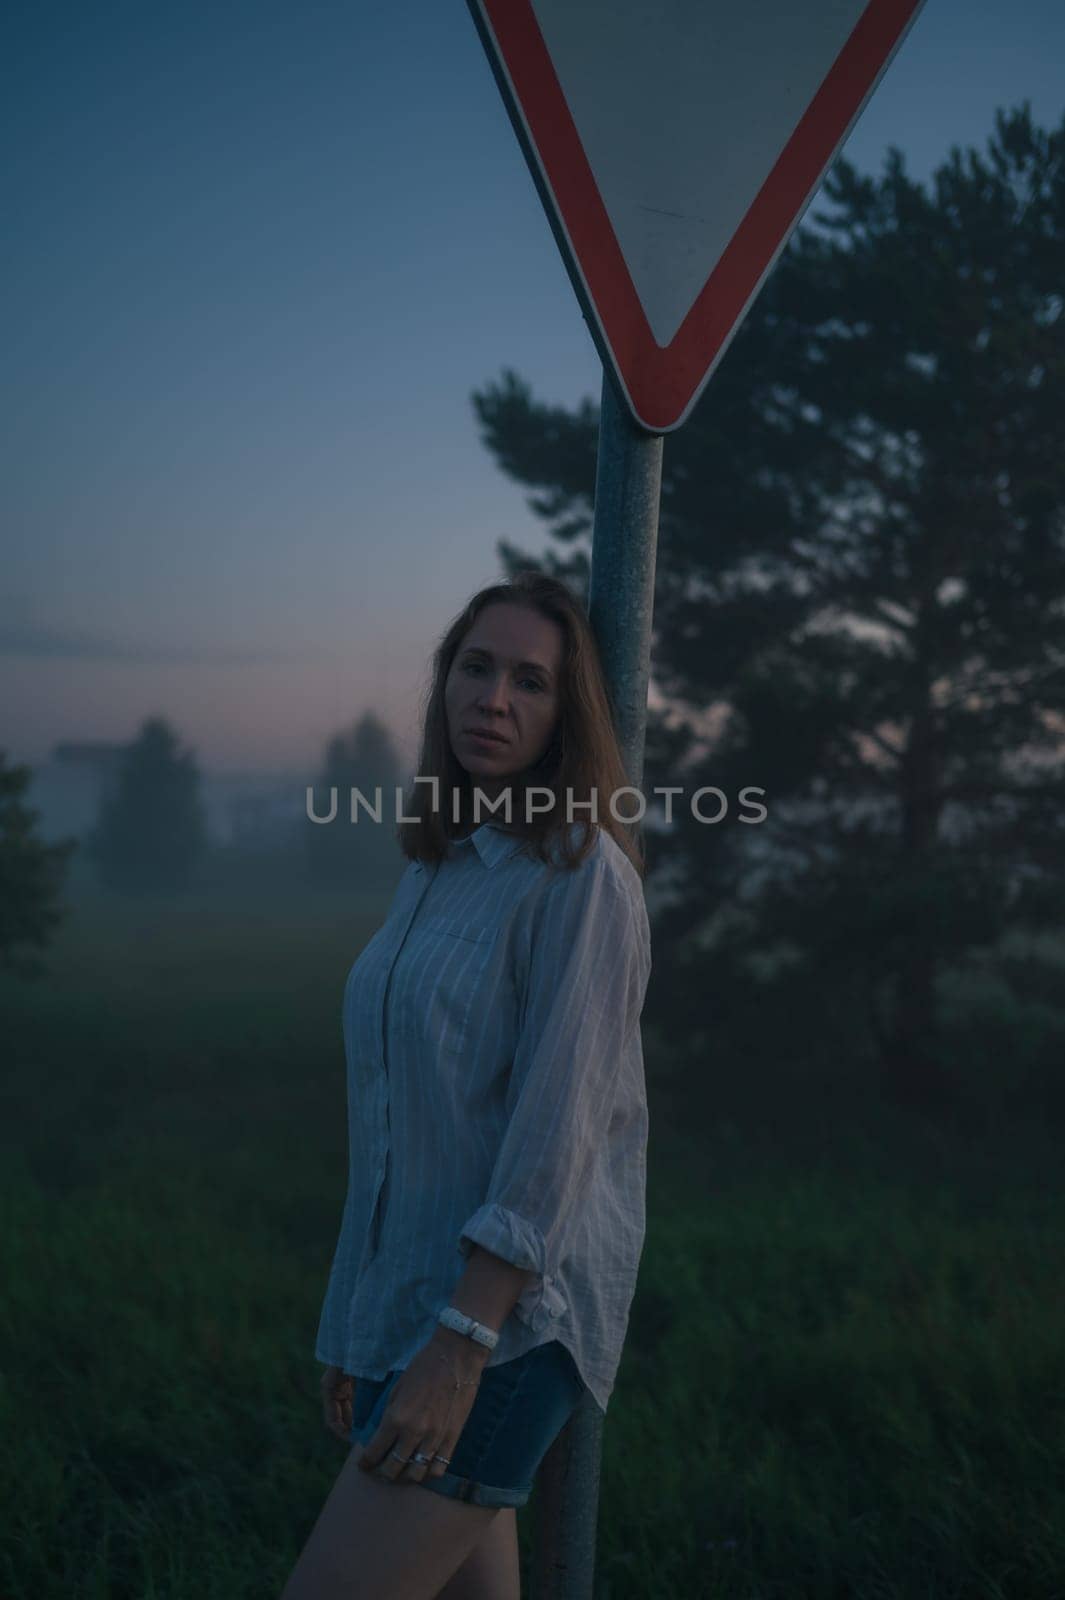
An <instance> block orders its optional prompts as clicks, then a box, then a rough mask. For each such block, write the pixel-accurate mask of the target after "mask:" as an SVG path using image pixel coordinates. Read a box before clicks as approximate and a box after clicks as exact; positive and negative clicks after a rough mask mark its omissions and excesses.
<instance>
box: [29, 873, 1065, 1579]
mask: <svg viewBox="0 0 1065 1600" xmlns="http://www.w3.org/2000/svg"><path fill="white" fill-rule="evenodd" d="M380 909H381V907H380V901H379V900H373V899H364V900H363V901H362V902H358V901H354V902H353V901H351V900H349V899H345V898H343V897H336V896H332V895H314V894H305V895H298V894H291V895H290V896H289V897H288V898H287V899H286V901H285V902H284V904H282V905H280V906H278V905H276V904H275V903H274V900H273V899H272V897H271V896H270V895H269V894H268V893H266V892H265V891H264V892H263V893H262V894H261V895H252V894H249V895H248V896H246V897H245V899H244V901H243V902H242V905H241V906H240V907H239V908H234V906H233V905H232V904H227V903H226V902H225V901H224V900H222V899H220V898H219V896H218V895H217V894H207V893H204V894H201V895H198V896H197V895H192V896H189V897H186V899H185V900H184V901H183V902H181V903H179V904H178V905H177V906H174V907H169V906H167V905H166V904H165V903H163V902H158V901H144V902H141V903H139V904H137V905H134V906H126V905H123V904H122V903H121V902H119V901H114V900H110V899H108V898H105V897H100V896H85V897H82V898H81V899H79V901H78V902H77V904H76V906H75V909H74V912H73V914H72V916H71V917H70V919H69V920H68V922H67V924H66V925H65V927H64V928H63V930H62V933H61V936H60V938H59V939H58V940H57V943H56V945H55V946H54V948H53V951H52V953H51V956H50V962H51V966H52V969H53V975H52V977H51V978H50V980H49V981H48V982H47V983H46V984H38V985H27V984H22V983H18V982H15V981H14V980H10V979H6V980H4V981H3V983H2V984H0V1008H2V1014H3V1016H4V1018H5V1034H6V1049H5V1056H6V1058H7V1060H8V1063H9V1065H8V1067H7V1069H6V1076H5V1080H4V1085H3V1104H2V1106H0V1112H2V1119H0V1120H2V1123H3V1152H2V1154H3V1165H2V1168H0V1173H2V1176H0V1185H2V1189H0V1252H2V1255H0V1270H2V1273H3V1283H4V1293H3V1296H2V1301H0V1352H2V1356H0V1423H2V1428H0V1438H2V1441H3V1444H2V1445H0V1462H2V1465H0V1500H2V1504H3V1507H4V1511H3V1535H2V1542H0V1597H2V1600H31V1597H32V1600H50V1597H52V1596H56V1597H58V1596H63V1597H68V1596H78V1597H81V1596H86V1597H93V1600H120V1597H122V1600H124V1597H136V1600H163V1597H166V1600H185V1597H188V1600H192V1597H196V1600H214V1597H218V1600H222V1597H225V1600H242V1597H245V1596H247V1597H252V1596H255V1597H258V1596H271V1595H272V1596H276V1595H278V1594H279V1593H280V1590H281V1588H282V1585H283V1583H284V1579H285V1577H286V1575H287V1573H288V1571H289V1570H290V1568H291V1566H292V1564H293V1562H294V1560H295V1558H296V1555H297V1554H298V1552H299V1549H300V1548H301V1546H302V1543H303V1541H304V1539H305V1538H306V1536H307V1533H308V1532H309V1530H310V1527H311V1525H312V1523H313V1522H314V1519H315V1517H316V1516H317V1514H318V1510H319V1509H320V1507H321V1504H322V1501H323V1499H324V1498H325V1495H326V1494H327V1493H328V1490H329V1487H330V1485H331V1483H332V1481H333V1479H334V1477H335V1475H336V1473H337V1472H338V1470H339V1468H340V1465H341V1462H342V1460H343V1453H344V1452H343V1446H342V1445H340V1443H339V1442H338V1441H337V1440H336V1439H334V1438H333V1437H332V1436H331V1435H329V1434H327V1433H326V1432H325V1430H324V1428H323V1427H322V1424H321V1418H320V1411H319V1402H318V1377H319V1372H320V1368H319V1366H318V1363H317V1362H316V1361H315V1360H314V1353H313V1339H314V1333H315V1330H316V1327H317V1318H318V1313H319V1309H320V1305H321V1297H322V1294H323V1293H324V1289H325V1281H326V1276H327V1274H328V1267H329V1261H330V1259H331V1254H332V1250H333V1247H334V1244H335V1241H336V1232H337V1228H338V1225H339V1218H340V1209H341V1206H342V1204H343V1199H344V1190H345V1183H346V1171H345V1161H346V1128H345V1107H344V1082H343V1059H342V1045H341V1035H340V1018H339V1006H340V993H341V989H342V985H343V980H344V975H345V973H346V970H347V967H348V965H349V964H350V961H351V960H352V958H353V956H354V955H355V953H356V952H357V950H358V949H359V947H360V946H361V944H362V942H363V941H364V940H365V938H366V937H368V935H369V933H370V932H371V931H372V929H373V928H374V927H375V926H376V925H377V922H378V920H379V917H380ZM663 1066H664V1060H663V1057H662V1051H661V1044H660V1041H659V1039H658V1038H657V1036H656V1035H654V1034H653V1033H652V1034H651V1035H650V1036H649V1038H648V1040H647V1068H648V1079H649V1087H650V1093H651V1099H652V1136H651V1151H650V1158H651V1159H650V1171H649V1193H648V1211H649V1226H648V1236H647V1242H646V1245H645V1250H644V1256H643V1261H642V1264H641V1275H640V1287H639V1292H638V1295H637V1298H636V1301H635V1303H634V1306H633V1313H632V1321H631V1324H630V1330H629V1337H628V1340H627V1344H626V1350H625V1356H624V1360H623V1363H622V1368H621V1372H620V1374H619V1379H618V1384H617V1387H616V1389H615V1392H614V1395H613V1397H612V1399H611V1403H610V1408H609V1412H608V1416H607V1421H606V1426H605V1431H604V1455H603V1472H602V1483H601V1493H600V1513H599V1544H598V1549H599V1558H598V1582H597V1591H596V1592H597V1597H598V1600H629V1597H633V1600H636V1597H639V1600H644V1597H650V1600H673V1597H678V1600H680V1597H684V1600H689V1597H693V1596H700V1597H701V1596H706V1597H707V1600H770V1597H772V1600H778V1597H779V1600H793V1597H794V1600H805V1597H811V1600H813V1597H817V1600H821V1597H833V1600H835V1597H840V1600H842V1597H850V1596H861V1597H863V1600H865V1597H867V1600H903V1597H905V1600H910V1597H914V1600H917V1597H921V1600H924V1597H929V1600H931V1597H935V1600H941V1597H942V1600H946V1597H950V1600H963V1597H964V1600H968V1597H987V1600H1052V1597H1055V1596H1057V1597H1061V1596H1065V1243H1063V1240H1065V1232H1063V1229H1062V1220H1063V1210H1065V1207H1063V1205H1062V1195H1061V1181H1060V1180H1061V1171H1060V1156H1059V1153H1058V1138H1057V1137H1056V1136H1055V1130H1053V1129H1045V1130H1042V1131H1040V1130H1039V1129H1038V1128H1037V1127H1027V1128H1025V1127H1022V1126H1017V1127H1014V1128H1005V1127H1004V1128H1001V1129H999V1130H998V1131H997V1132H996V1135H995V1137H994V1139H993V1140H992V1141H990V1142H989V1141H986V1140H985V1141H974V1140H970V1141H968V1142H965V1141H964V1140H963V1139H962V1138H961V1136H960V1135H952V1134H950V1133H949V1132H943V1131H937V1130H935V1129H933V1128H930V1127H929V1128H924V1129H921V1128H918V1127H915V1126H910V1125H908V1124H907V1123H906V1122H905V1120H904V1119H902V1118H901V1117H899V1116H897V1115H895V1116H893V1117H891V1116H888V1115H887V1114H886V1113H876V1114H873V1113H871V1114H870V1117H869V1118H868V1119H867V1121H866V1122H865V1123H864V1124H863V1125H858V1124H857V1123H856V1124H855V1125H854V1126H853V1127H851V1126H849V1125H848V1126H839V1125H835V1124H833V1122H832V1119H831V1116H830V1115H828V1116H825V1115H822V1116H821V1118H820V1119H817V1118H813V1117H812V1118H811V1119H810V1121H809V1123H808V1124H806V1125H802V1126H800V1125H797V1124H789V1125H787V1126H781V1125H779V1124H775V1123H774V1121H773V1118H772V1114H771V1106H770V1108H769V1111H768V1113H767V1116H766V1118H765V1119H764V1122H763V1123H762V1124H760V1125H759V1126H757V1127H753V1126H752V1127H743V1128H740V1127H737V1126H736V1125H735V1124H734V1123H729V1122H717V1123H714V1124H713V1125H711V1126H708V1127H706V1128H705V1129H701V1130H698V1131H691V1130H689V1131H688V1132H687V1133H686V1134H685V1135H683V1136H682V1135H681V1134H680V1133H677V1132H673V1131H671V1130H670V1128H669V1125H668V1109H669V1108H668V1099H669V1094H668V1089H660V1088H659V1087H658V1086H659V1085H660V1084H662V1083H664V1082H665V1079H664V1076H663V1072H662V1069H663ZM713 1070H714V1071H715V1072H719V1073H724V1072H727V1071H739V1070H742V1067H741V1065H740V1064H736V1065H735V1066H730V1064H729V1063H725V1062H720V1061H719V1062H715V1063H714V1067H713ZM519 1527H520V1530H521V1540H522V1556H523V1565H524V1566H525V1569H526V1572H527V1571H528V1561H529V1553H530V1537H531V1530H532V1516H531V1508H530V1511H527V1512H523V1513H522V1514H521V1516H520V1517H519ZM526 1592H528V1591H526Z"/></svg>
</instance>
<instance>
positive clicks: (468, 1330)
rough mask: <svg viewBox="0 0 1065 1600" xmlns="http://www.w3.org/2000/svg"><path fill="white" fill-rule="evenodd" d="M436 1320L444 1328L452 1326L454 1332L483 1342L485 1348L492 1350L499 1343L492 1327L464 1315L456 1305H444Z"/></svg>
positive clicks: (480, 1342)
mask: <svg viewBox="0 0 1065 1600" xmlns="http://www.w3.org/2000/svg"><path fill="white" fill-rule="evenodd" d="M436 1320H437V1322H439V1323H442V1324H443V1326H444V1327H445V1328H453V1329H454V1330H455V1332H456V1333H464V1334H465V1335H466V1337H467V1338H468V1339H473V1340H474V1342H475V1343H476V1344H483V1345H484V1347H485V1349H486V1350H494V1349H495V1347H496V1345H497V1344H498V1343H499V1335H498V1333H496V1331H495V1329H494V1328H486V1327H485V1325H484V1323H483V1322H478V1321H476V1319H475V1318H474V1317H468V1316H466V1314H465V1312H463V1311H459V1310H458V1308H457V1307H456V1306H445V1307H444V1309H443V1310H442V1311H441V1312H440V1315H439V1316H438V1317H437V1319H436Z"/></svg>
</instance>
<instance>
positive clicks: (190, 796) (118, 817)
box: [89, 717, 207, 893]
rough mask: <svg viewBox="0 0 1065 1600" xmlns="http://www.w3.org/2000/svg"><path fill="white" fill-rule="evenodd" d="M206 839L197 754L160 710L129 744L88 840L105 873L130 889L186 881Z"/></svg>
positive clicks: (110, 882) (111, 882)
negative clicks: (182, 741) (187, 749)
mask: <svg viewBox="0 0 1065 1600" xmlns="http://www.w3.org/2000/svg"><path fill="white" fill-rule="evenodd" d="M206 842H207V825H206V817H205V814H204V810H203V804H202V801H201V799H200V775H199V771H198V769H197V766H196V762H195V759H194V757H193V756H192V754H191V753H190V752H183V751H182V750H181V749H180V748H179V743H178V739H177V735H176V734H175V733H174V731H173V729H172V728H171V727H170V725H169V723H168V722H167V721H166V720H165V719H164V718H162V717H151V718H149V719H148V720H147V721H146V722H145V723H144V724H143V725H142V727H141V730H140V733H139V734H138V736H137V738H136V739H135V740H133V742H132V743H131V744H130V745H128V746H127V748H126V751H125V753H124V755H123V758H122V761H121V763H120V765H119V770H118V777H117V782H116V784H115V787H114V790H113V792H112V793H110V794H108V795H107V796H106V797H105V799H104V801H103V804H102V806H101V809H100V816H99V819H98V822H97V826H96V828H95V830H94V832H93V834H92V836H91V838H90V841H89V854H90V856H91V857H92V858H93V860H95V862H96V864H97V866H98V868H99V871H100V875H101V878H102V881H103V882H104V883H105V884H106V885H107V886H108V887H110V888H113V889H119V890H123V891H125V892H127V893H129V892H139V891H154V890H164V891H173V890H177V889H181V888H184V887H185V886H186V885H187V884H188V883H189V881H190V879H191V877H192V874H193V871H194V869H195V867H196V865H197V863H198V861H199V860H200V858H201V856H202V854H203V851H204V849H205V847H206Z"/></svg>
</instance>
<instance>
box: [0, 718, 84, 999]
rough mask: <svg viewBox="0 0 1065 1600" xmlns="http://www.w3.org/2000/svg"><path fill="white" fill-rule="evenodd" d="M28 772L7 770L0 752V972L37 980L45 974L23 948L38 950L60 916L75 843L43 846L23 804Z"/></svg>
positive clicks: (34, 820) (25, 769)
mask: <svg viewBox="0 0 1065 1600" xmlns="http://www.w3.org/2000/svg"><path fill="white" fill-rule="evenodd" d="M32 775H33V774H32V771H31V769H30V768H29V767H28V766H9V765H8V762H7V756H6V753H5V752H4V751H3V750H0V968H4V969H6V970H7V971H9V972H13V973H15V974H16V975H17V976H19V977H24V978H39V977H42V976H43V975H44V974H45V972H46V971H47V968H46V966H45V964H44V962H42V961H41V960H40V959H39V958H38V957H36V956H34V955H33V954H32V953H31V952H30V951H29V950H27V948H26V947H27V946H36V947H37V948H38V949H44V948H45V947H46V946H47V944H48V942H49V940H50V939H51V937H52V935H53V933H54V931H55V929H56V928H57V926H58V925H59V923H60V922H61V921H62V919H63V917H64V916H65V915H66V908H65V907H64V906H62V905H61V904H60V903H59V894H60V890H61V888H62V884H63V879H64V876H65V873H66V867H67V861H68V859H69V857H70V855H71V853H72V852H73V851H74V850H75V849H76V848H77V840H76V839H64V840H61V841H60V842H59V843H56V844H45V843H44V842H43V841H42V840H41V839H40V838H38V837H37V824H38V823H39V821H40V813H39V812H37V811H34V810H32V809H31V807H29V806H28V805H26V804H25V800H24V796H25V794H26V790H27V789H28V787H29V784H30V781H31V778H32Z"/></svg>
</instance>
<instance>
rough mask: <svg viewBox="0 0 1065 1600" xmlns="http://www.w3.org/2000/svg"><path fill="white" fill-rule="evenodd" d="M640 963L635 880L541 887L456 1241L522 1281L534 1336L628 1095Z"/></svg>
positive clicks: (641, 925) (570, 881) (587, 867)
mask: <svg viewBox="0 0 1065 1600" xmlns="http://www.w3.org/2000/svg"><path fill="white" fill-rule="evenodd" d="M650 968H651V951H650V935H649V929H648V922H647V913H646V909H645V906H644V902H643V894H642V890H641V889H640V887H639V884H638V883H636V885H635V886H634V887H630V886H628V885H627V884H626V883H625V882H624V881H623V880H622V879H621V877H620V876H619V874H618V872H617V870H616V868H614V867H612V866H611V864H610V863H609V862H608V861H604V860H603V859H602V858H593V859H590V860H588V861H587V862H585V863H583V864H582V866H581V867H579V868H578V869H576V870H575V871H563V872H562V873H561V874H560V875H559V876H558V877H556V878H554V879H552V880H551V881H550V882H549V884H548V887H547V889H546V890H545V892H544V895H543V898H542V900H541V902H540V904H539V906H538V908H537V910H536V911H535V913H534V922H533V929H532V938H531V947H530V954H529V970H528V977H527V987H526V991H525V1014H524V1019H523V1022H522V1026H521V1032H520V1034H519V1037H518V1043H517V1047H516V1049H515V1053H514V1060H513V1065H512V1068H511V1074H510V1079H509V1083H508V1088H507V1098H506V1111H507V1124H506V1130H505V1133H504V1136H503V1140H502V1144H501V1146H500V1149H499V1153H498V1156H497V1158H496V1161H495V1165H494V1168H493V1172H492V1179H491V1184H490V1187H489V1191H488V1194H487V1195H486V1197H485V1202H484V1204H483V1205H481V1206H480V1207H479V1208H478V1209H477V1210H476V1211H475V1212H474V1213H473V1215H472V1216H471V1217H470V1218H469V1219H468V1220H467V1222H466V1223H465V1225H464V1226H463V1228H462V1230H461V1233H460V1236H459V1240H458V1248H459V1250H460V1251H461V1252H462V1253H463V1255H467V1256H468V1255H469V1253H470V1251H471V1250H472V1249H473V1246H474V1244H479V1245H482V1246H483V1247H484V1248H485V1249H486V1250H489V1251H491V1252H492V1253H493V1254H494V1255H498V1256H501V1257H502V1258H503V1259H504V1260H505V1261H510V1262H512V1263H513V1264H514V1265H515V1266H519V1267H523V1268H525V1269H526V1270H527V1271H530V1272H531V1273H533V1274H534V1276H533V1278H532V1279H531V1281H530V1282H529V1283H528V1284H527V1285H526V1288H525V1290H524V1291H523V1293H522V1295H521V1298H520V1299H519V1301H518V1303H517V1305H516V1306H515V1312H516V1314H517V1315H518V1317H519V1318H520V1319H521V1320H523V1321H525V1322H527V1323H529V1324H530V1326H532V1327H533V1328H534V1329H538V1328H540V1327H542V1326H544V1325H545V1324H546V1323H547V1322H548V1321H549V1320H550V1319H551V1317H553V1316H560V1315H561V1314H562V1313H563V1312H564V1311H565V1309H566V1306H565V1301H564V1299H563V1297H562V1295H561V1293H560V1292H559V1290H558V1286H557V1281H556V1275H557V1271H558V1266H559V1263H560V1261H562V1260H563V1259H564V1258H565V1255H566V1248H567V1242H568V1240H569V1238H570V1235H571V1232H572V1229H573V1226H574V1223H575V1222H576V1221H577V1220H578V1218H579V1216H580V1215H581V1211H582V1207H583V1206H584V1205H585V1203H586V1202H587V1200H588V1198H589V1189H590V1186H591V1185H592V1184H593V1183H594V1176H595V1171H596V1165H597V1162H598V1160H599V1157H600V1155H601V1154H602V1152H603V1149H604V1146H605V1143H606V1140H607V1134H608V1129H609V1127H610V1123H611V1119H612V1116H613V1114H614V1111H615V1108H616V1106H617V1102H618V1097H619V1093H621V1092H623V1089H624V1088H627V1089H628V1091H629V1092H635V1085H634V1083H629V1082H628V1081H627V1079H626V1074H625V1069H626V1065H628V1066H629V1068H630V1074H631V1065H632V1054H631V1052H632V1050H633V1049H634V1048H635V1049H636V1050H637V1052H638V1049H639V1046H638V1038H637V1037H636V1036H637V1035H638V1029H639V1020H640V1013H641V1011H642V1009H643V1002H644V995H645V993H646V989H647V982H648V978H649V976H650ZM640 1064H641V1066H642V1057H641V1058H640ZM641 1078H642V1074H641Z"/></svg>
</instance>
